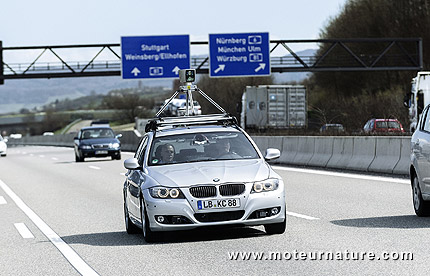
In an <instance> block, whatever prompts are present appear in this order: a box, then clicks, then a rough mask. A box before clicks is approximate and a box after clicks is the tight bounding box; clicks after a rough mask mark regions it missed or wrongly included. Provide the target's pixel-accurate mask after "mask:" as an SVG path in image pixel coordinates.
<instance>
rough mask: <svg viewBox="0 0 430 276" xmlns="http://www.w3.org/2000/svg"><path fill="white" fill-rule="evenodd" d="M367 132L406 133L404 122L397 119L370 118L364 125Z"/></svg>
mask: <svg viewBox="0 0 430 276" xmlns="http://www.w3.org/2000/svg"><path fill="white" fill-rule="evenodd" d="M363 130H364V132H365V133H369V134H371V133H373V134H374V133H399V134H400V133H404V132H405V131H404V130H403V126H402V124H401V123H400V122H399V121H398V120H397V119H370V120H369V121H367V123H366V124H365V125H364V127H363Z"/></svg>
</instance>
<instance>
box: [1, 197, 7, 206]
mask: <svg viewBox="0 0 430 276" xmlns="http://www.w3.org/2000/svg"><path fill="white" fill-rule="evenodd" d="M2 204H7V202H6V199H4V197H2V196H0V205H2Z"/></svg>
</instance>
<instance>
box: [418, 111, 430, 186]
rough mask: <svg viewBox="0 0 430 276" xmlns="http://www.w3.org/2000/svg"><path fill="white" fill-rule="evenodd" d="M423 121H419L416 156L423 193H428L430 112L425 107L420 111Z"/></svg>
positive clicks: (429, 175) (429, 179)
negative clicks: (417, 153) (417, 151)
mask: <svg viewBox="0 0 430 276" xmlns="http://www.w3.org/2000/svg"><path fill="white" fill-rule="evenodd" d="M422 116H424V117H423V121H422V123H421V126H419V127H420V130H419V135H418V137H417V141H416V143H417V150H419V157H418V156H417V161H418V166H419V171H420V172H419V173H420V177H421V179H420V180H421V183H423V184H424V187H423V188H424V189H423V193H425V194H430V112H429V108H428V107H427V108H426V110H425V112H423V113H422Z"/></svg>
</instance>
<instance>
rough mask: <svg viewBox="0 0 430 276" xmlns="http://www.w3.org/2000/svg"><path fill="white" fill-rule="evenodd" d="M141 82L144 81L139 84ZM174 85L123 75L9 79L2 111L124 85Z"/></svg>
mask: <svg viewBox="0 0 430 276" xmlns="http://www.w3.org/2000/svg"><path fill="white" fill-rule="evenodd" d="M139 83H140V84H139ZM139 85H140V86H141V87H145V86H148V87H157V86H160V87H172V80H141V81H139V80H123V79H121V77H119V76H118V77H90V78H64V79H49V80H47V79H28V80H27V79H25V80H5V84H4V85H0V114H4V113H9V112H19V110H20V109H22V108H28V109H32V108H34V107H40V106H42V105H45V104H48V103H50V102H54V101H55V100H57V99H58V100H62V99H66V98H69V99H76V98H79V97H83V96H89V95H91V94H101V95H105V94H107V93H108V92H109V91H111V90H114V89H121V88H137V87H139Z"/></svg>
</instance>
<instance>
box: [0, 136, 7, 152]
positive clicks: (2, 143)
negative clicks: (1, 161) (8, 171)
mask: <svg viewBox="0 0 430 276" xmlns="http://www.w3.org/2000/svg"><path fill="white" fill-rule="evenodd" d="M6 142H7V140H6V139H3V137H2V136H1V135H0V155H1V156H6V155H7V144H6Z"/></svg>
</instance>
